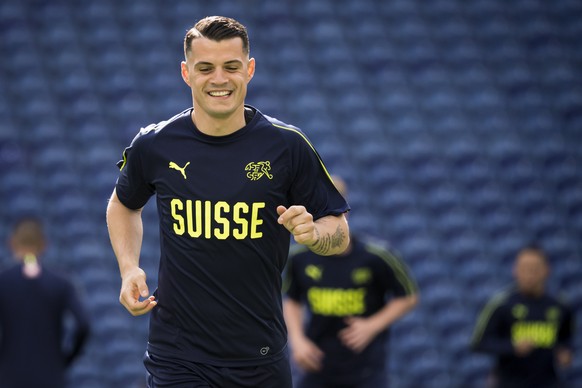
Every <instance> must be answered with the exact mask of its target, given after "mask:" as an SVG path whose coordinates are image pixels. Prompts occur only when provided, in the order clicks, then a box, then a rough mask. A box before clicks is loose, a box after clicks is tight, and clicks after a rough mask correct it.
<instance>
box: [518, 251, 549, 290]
mask: <svg viewBox="0 0 582 388" xmlns="http://www.w3.org/2000/svg"><path fill="white" fill-rule="evenodd" d="M513 274H514V277H515V280H516V282H517V285H518V287H519V289H520V290H521V291H522V292H524V293H526V294H539V293H540V292H542V291H543V289H544V284H545V282H546V279H547V277H548V274H549V268H548V265H547V264H546V262H545V260H544V258H542V257H541V256H540V254H539V253H538V252H536V251H523V252H521V253H520V254H519V255H518V256H517V260H516V262H515V268H514V271H513Z"/></svg>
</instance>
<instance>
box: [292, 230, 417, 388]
mask: <svg viewBox="0 0 582 388" xmlns="http://www.w3.org/2000/svg"><path fill="white" fill-rule="evenodd" d="M284 291H285V293H286V295H287V297H289V298H291V299H292V300H294V301H296V302H300V303H304V304H305V305H306V307H307V309H308V311H309V313H310V314H309V321H308V322H307V325H306V329H305V334H306V335H307V337H308V338H310V339H311V340H312V341H313V342H315V343H316V344H317V345H318V347H319V348H320V349H321V350H322V351H323V352H324V353H325V357H324V358H323V365H322V370H321V371H319V372H318V373H320V374H321V375H322V376H325V378H326V381H327V382H330V383H331V382H333V383H334V384H338V385H342V384H358V383H359V382H361V381H362V380H363V379H364V376H366V374H367V373H369V371H368V370H369V369H370V368H372V369H380V368H382V367H383V366H384V365H385V364H386V357H387V353H386V343H387V340H388V330H384V331H383V332H382V333H380V334H379V335H378V336H376V338H374V340H373V341H372V342H371V343H370V344H369V345H368V346H367V347H366V349H365V350H364V351H362V352H361V353H355V352H353V351H352V350H350V349H349V348H347V347H346V346H344V345H343V344H342V343H341V340H340V339H339V337H338V335H339V332H340V331H341V330H342V329H344V328H345V327H346V326H347V325H346V322H345V318H346V317H349V316H355V317H369V316H371V315H373V314H375V313H377V312H378V311H379V310H381V309H382V308H383V307H384V306H385V305H386V303H387V302H388V301H389V300H390V298H398V297H405V296H410V295H414V294H416V293H417V292H418V286H417V284H416V281H415V280H414V278H413V277H412V275H411V274H410V271H409V269H408V268H407V266H406V265H405V264H404V262H403V261H402V260H401V259H400V258H399V257H398V256H397V255H396V254H395V253H394V252H392V251H391V250H389V249H388V248H387V247H386V246H385V244H382V243H381V242H379V241H373V240H372V239H367V238H358V237H356V236H353V235H352V236H351V245H350V248H348V251H347V252H345V253H344V254H341V255H334V256H320V255H317V254H315V253H313V252H311V251H309V250H307V249H306V248H305V247H303V246H299V245H296V246H294V247H293V249H292V250H291V253H290V255H289V263H288V265H287V269H286V281H285V286H284Z"/></svg>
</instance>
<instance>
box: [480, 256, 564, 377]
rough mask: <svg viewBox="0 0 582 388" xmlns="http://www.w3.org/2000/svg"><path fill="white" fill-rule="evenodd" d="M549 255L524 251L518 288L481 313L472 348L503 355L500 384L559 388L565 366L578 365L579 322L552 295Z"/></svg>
mask: <svg viewBox="0 0 582 388" xmlns="http://www.w3.org/2000/svg"><path fill="white" fill-rule="evenodd" d="M549 273H550V268H549V263H548V260H547V257H546V254H545V253H544V251H543V250H542V249H540V248H538V247H535V246H528V247H525V248H523V249H522V250H521V251H520V252H519V253H518V254H517V258H516V261H515V265H514V268H513V276H514V278H515V283H516V284H515V287H512V288H510V289H509V290H506V291H503V292H501V293H499V294H497V295H495V296H494V297H493V298H492V299H491V300H490V301H489V302H488V303H487V304H486V306H485V307H484V309H483V311H482V312H481V314H480V315H479V318H478V321H477V325H476V328H475V332H474V336H473V340H472V346H473V348H474V349H475V350H476V351H479V352H485V353H489V354H492V355H495V356H496V357H497V362H496V368H495V371H494V378H493V380H494V384H495V385H494V386H495V387H499V388H534V387H539V388H556V387H561V386H562V385H561V384H560V382H559V378H558V376H559V373H557V371H556V365H557V366H558V367H559V368H566V367H568V366H569V365H570V364H571V362H572V357H573V354H572V350H571V349H572V348H571V344H572V335H573V328H574V322H573V317H572V313H571V311H570V309H569V307H568V306H566V305H565V304H564V303H563V302H561V301H559V300H558V299H556V298H555V297H553V296H552V295H549V294H548V293H547V292H546V281H547V279H548V276H549Z"/></svg>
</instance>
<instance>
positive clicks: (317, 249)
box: [311, 226, 346, 255]
mask: <svg viewBox="0 0 582 388" xmlns="http://www.w3.org/2000/svg"><path fill="white" fill-rule="evenodd" d="M315 234H317V239H316V240H315V243H313V245H311V250H312V251H313V252H314V253H317V254H318V255H326V254H328V253H329V252H330V251H331V250H332V249H335V248H337V247H339V246H341V245H342V244H343V242H344V240H345V237H346V236H345V235H344V232H343V230H342V228H341V227H339V226H338V227H337V229H336V230H335V232H334V233H333V234H329V233H328V234H325V235H324V236H321V235H320V234H319V230H317V228H316V229H315Z"/></svg>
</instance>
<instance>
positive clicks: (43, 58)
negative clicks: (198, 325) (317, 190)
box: [0, 0, 582, 388]
mask: <svg viewBox="0 0 582 388" xmlns="http://www.w3.org/2000/svg"><path fill="white" fill-rule="evenodd" d="M221 13H222V14H228V15H231V16H234V17H237V18H240V19H241V20H242V21H243V22H245V23H246V24H247V26H248V27H249V32H250V34H251V41H252V44H251V46H252V47H251V49H252V51H251V53H252V55H253V56H254V57H255V58H256V59H257V74H256V76H255V78H254V79H253V81H252V82H251V84H250V85H249V96H248V102H249V103H251V104H252V105H255V106H256V107H258V108H259V109H261V110H262V111H263V112H265V113H267V114H269V115H272V116H274V117H277V118H279V119H281V120H283V121H285V122H289V123H292V124H295V125H297V126H299V127H300V128H302V129H304V130H305V132H306V134H307V136H308V137H309V138H310V140H311V141H312V142H313V144H314V145H315V146H316V148H317V149H318V151H319V153H320V154H321V156H322V157H323V159H324V161H325V163H326V167H327V168H328V170H329V171H330V172H331V173H334V174H339V175H344V178H346V179H347V180H348V182H350V186H351V187H350V191H351V194H350V198H349V199H350V203H351V205H352V208H353V211H352V215H351V222H352V226H353V230H354V231H358V232H363V233H370V234H375V235H379V237H384V238H388V239H390V240H391V242H392V245H393V246H394V247H396V248H397V249H398V250H399V251H400V252H401V254H402V257H403V258H404V260H405V261H406V263H407V264H408V265H409V266H410V269H411V271H412V273H413V274H414V275H415V276H416V277H417V279H418V282H419V284H420V286H421V293H422V298H423V302H421V303H422V304H421V306H420V307H419V308H418V309H417V310H416V311H415V313H414V314H413V315H411V316H410V317H407V318H406V319H404V320H403V321H402V322H399V323H398V326H395V328H394V329H395V330H394V333H395V334H396V335H395V336H394V341H393V343H392V347H391V353H394V354H395V355H397V356H398V357H397V356H394V357H392V358H393V362H394V368H391V373H392V374H393V375H394V377H393V379H392V380H393V381H392V383H393V385H394V386H395V387H401V388H409V387H410V388H415V387H419V386H422V387H430V386H438V387H439V388H440V387H444V386H446V387H451V388H455V387H458V388H464V387H469V386H470V387H481V386H483V387H484V386H485V383H486V379H487V371H488V370H489V369H490V367H491V363H490V361H491V360H490V359H488V358H486V357H481V356H478V355H475V354H472V353H471V352H470V351H469V350H468V349H466V347H467V337H468V335H469V332H470V331H471V329H472V324H473V321H474V319H475V316H476V313H477V311H478V309H479V308H480V307H481V306H482V305H483V303H485V301H486V300H487V299H488V297H490V296H491V294H492V293H493V292H495V291H497V290H498V289H499V288H500V287H502V286H503V285H505V284H507V283H508V282H509V281H510V280H511V275H510V266H511V261H512V259H513V255H514V254H515V252H516V250H517V249H518V248H519V247H520V246H522V245H523V244H525V243H528V242H532V241H536V242H538V243H540V244H541V245H542V246H544V247H545V248H546V249H547V251H548V253H549V255H550V259H551V262H552V267H553V272H552V280H551V286H552V288H554V289H563V291H564V293H565V294H566V296H567V297H568V299H569V300H570V302H571V303H572V305H573V306H575V307H577V308H578V309H580V308H581V306H582V293H581V292H580V289H582V288H581V287H579V286H578V285H579V284H580V282H582V270H581V269H580V262H581V256H582V245H581V244H580V243H579V236H580V235H582V200H581V198H582V185H581V183H580V177H581V175H580V171H581V166H582V153H581V152H580V144H582V143H581V142H582V114H581V110H580V106H582V74H581V73H580V71H578V70H579V67H580V66H579V64H580V63H581V61H582V46H581V40H580V36H581V35H582V23H580V20H582V3H581V2H580V1H578V0H561V1H555V2H543V1H539V0H515V1H512V2H504V1H501V0H474V1H471V2H468V3H467V4H465V3H463V4H460V2H458V1H456V0H435V1H432V2H428V3H426V4H424V3H423V4H422V5H421V4H420V3H419V2H411V1H408V0H391V1H381V0H363V1H356V2H349V1H347V2H346V1H343V2H334V1H331V0H323V1H305V0H301V1H299V2H298V3H297V4H295V3H293V4H291V3H289V2H278V1H266V0H258V1H256V2H254V3H253V7H252V9H251V8H247V7H246V6H245V5H244V4H243V3H239V2H228V1H222V0H221V1H216V2H207V3H204V2H192V1H177V2H172V3H171V4H165V3H159V4H158V3H156V2H144V1H141V2H130V1H113V0H103V1H99V2H89V3H86V4H85V3H83V4H81V3H79V4H76V3H74V2H35V3H30V2H22V1H16V0H7V1H4V2H2V3H1V4H0V26H1V27H0V46H1V47H2V52H3V53H5V60H3V61H2V62H1V63H0V92H1V93H0V122H2V125H1V126H0V200H1V203H2V205H1V206H0V216H1V217H2V219H3V220H6V221H11V220H13V219H15V218H17V217H18V216H20V215H22V214H29V213H35V214H40V215H41V216H42V217H43V218H45V219H46V220H47V222H49V223H50V224H51V225H55V226H56V227H55V228H53V229H51V231H50V237H51V246H50V247H49V251H48V252H47V259H48V260H47V262H55V263H59V264H62V265H63V266H64V267H65V269H66V270H68V271H69V272H71V273H73V274H74V275H75V276H76V277H77V282H78V283H80V284H81V285H82V287H81V288H82V289H83V290H84V292H85V293H86V295H87V297H88V299H89V300H94V301H96V302H97V305H99V306H100V308H102V310H103V311H104V313H103V314H102V315H99V314H96V315H95V316H94V319H95V325H96V332H97V333H98V336H99V338H100V339H103V338H105V337H106V333H108V332H116V331H119V332H123V333H126V334H127V332H126V331H124V330H123V329H122V327H123V326H124V325H127V326H131V325H135V326H136V327H137V334H136V335H135V336H134V337H132V338H131V339H130V340H128V341H122V340H119V341H117V342H116V343H109V342H107V344H106V345H104V344H105V343H106V342H105V341H95V340H92V341H91V343H90V346H89V349H88V350H87V355H86V356H84V357H83V359H82V360H80V361H79V363H78V364H77V365H76V367H75V368H74V369H73V371H72V373H71V376H70V377H71V378H70V386H75V387H76V386H82V387H88V388H91V387H97V386H99V387H104V388H107V387H109V386H110V387H119V386H128V387H130V386H131V384H137V382H138V381H140V382H141V381H143V380H142V379H143V367H142V366H141V364H140V362H139V359H140V358H141V353H143V345H144V343H145V333H146V331H147V325H146V322H145V320H138V321H137V322H138V323H135V322H136V321H135V320H134V321H132V320H129V321H125V318H129V317H126V316H125V315H119V314H120V313H121V314H125V312H124V311H123V309H122V308H121V307H120V306H119V304H118V302H117V296H116V295H115V294H116V293H117V291H116V289H117V288H118V286H119V285H118V282H119V275H118V273H117V269H116V267H115V258H114V257H113V253H112V251H111V248H110V246H109V242H108V237H107V230H106V226H105V220H104V212H105V207H106V201H107V198H108V197H109V195H110V194H111V190H112V187H113V185H114V182H115V179H116V177H117V174H118V171H117V169H116V168H115V163H116V162H117V161H118V160H119V159H120V157H121V153H122V151H123V149H124V147H126V146H127V145H128V144H129V142H130V141H131V139H132V138H133V137H134V136H135V134H136V133H137V131H138V130H139V128H140V127H142V126H145V125H147V124H149V123H151V122H157V121H160V120H163V119H166V118H168V117H169V116H171V115H173V114H174V113H176V112H177V111H179V110H182V109H185V108H187V107H188V106H189V105H190V104H191V102H190V100H191V97H190V95H189V92H188V89H187V86H186V85H184V84H183V82H182V80H181V77H180V75H179V72H178V69H179V62H180V61H181V60H182V58H183V53H182V42H181V39H182V37H183V34H184V32H185V31H186V29H187V28H189V27H190V26H191V25H192V23H193V22H194V20H196V19H198V18H199V17H201V16H204V15H210V14H221ZM39 31H42V33H39ZM72 215H74V216H72ZM143 216H144V249H143V251H142V252H143V258H142V263H143V265H144V267H145V268H147V271H148V278H149V279H150V280H151V282H152V284H155V283H156V281H157V278H156V276H157V275H156V271H157V265H158V260H159V259H158V254H159V243H158V241H157V239H158V230H157V227H156V225H157V224H156V222H157V214H156V210H155V205H152V204H148V206H147V207H146V209H145V210H144V213H143ZM8 225H9V222H3V223H2V225H1V226H0V232H1V233H3V235H4V234H6V233H7V232H8ZM0 254H3V255H4V256H7V255H8V252H7V250H6V248H5V247H2V249H1V250H0ZM578 311H580V310H578ZM439 312H440V313H439ZM122 316H123V318H122ZM580 320H582V319H580ZM126 322H128V323H126ZM453 327H454V328H456V329H455V330H453V329H451V328H453ZM407 328H408V330H407ZM440 334H442V338H441V337H439V335H440ZM114 342H115V341H114ZM580 346H582V344H581V343H580V342H578V343H577V351H578V353H582V352H581V351H579V350H580ZM436 351H438V352H439V353H438V354H439V355H440V357H437V356H436V354H437V353H435V352H436ZM400 356H402V357H400ZM89 357H91V361H94V362H89V360H88V358H89ZM400 358H402V360H406V362H404V361H402V360H401V359H400ZM580 359H581V358H578V359H576V362H575V363H574V368H573V369H572V370H571V372H570V373H569V377H568V379H569V381H571V382H572V384H574V386H577V385H580V384H582V364H581V362H580ZM130 360H131V361H130ZM136 360H137V361H138V362H137V363H134V362H133V361H136ZM125 361H126V362H125ZM109 362H117V363H118V364H119V365H120V366H119V367H116V368H113V369H111V373H110V375H109V376H108V377H107V378H105V379H104V378H102V375H103V374H104V371H106V370H108V368H110V367H111V365H110V364H109ZM122 364H123V367H122V366H121V365H122Z"/></svg>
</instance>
